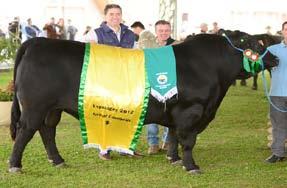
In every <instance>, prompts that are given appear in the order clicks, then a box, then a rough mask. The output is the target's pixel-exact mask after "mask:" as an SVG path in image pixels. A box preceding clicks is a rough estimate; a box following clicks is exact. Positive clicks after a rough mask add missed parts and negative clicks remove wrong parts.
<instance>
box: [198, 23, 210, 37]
mask: <svg viewBox="0 0 287 188" xmlns="http://www.w3.org/2000/svg"><path fill="white" fill-rule="evenodd" d="M207 32H208V25H207V24H206V23H202V24H200V34H206V33H207Z"/></svg>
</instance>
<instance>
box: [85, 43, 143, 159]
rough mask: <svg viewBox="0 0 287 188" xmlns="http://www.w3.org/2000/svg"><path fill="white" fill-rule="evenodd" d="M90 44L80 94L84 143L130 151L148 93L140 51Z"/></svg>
mask: <svg viewBox="0 0 287 188" xmlns="http://www.w3.org/2000/svg"><path fill="white" fill-rule="evenodd" d="M89 45H90V51H89V56H87V54H86V57H85V58H88V61H89V62H88V64H87V69H86V77H85V78H86V79H85V85H84V97H83V114H84V126H85V128H84V129H85V130H84V129H83V127H82V131H83V130H84V131H86V132H85V133H84V134H83V133H82V134H83V135H86V138H84V139H83V140H84V144H85V145H86V146H87V147H97V148H99V149H100V150H101V151H107V150H117V151H121V152H125V153H131V154H133V151H134V149H135V148H134V147H135V143H133V142H135V141H136V140H137V138H138V136H139V133H140V131H141V127H142V124H143V117H144V116H143V113H145V110H143V109H144V108H143V107H144V101H145V99H146V98H145V96H147V95H145V94H146V88H147V85H146V74H145V65H144V53H143V51H142V50H135V49H123V48H118V47H110V46H105V45H98V44H89ZM86 60H87V59H86ZM86 60H85V61H86ZM82 77H83V73H82ZM140 118H142V122H140ZM81 124H82V122H81ZM81 126H83V125H81ZM85 142H86V143H85Z"/></svg>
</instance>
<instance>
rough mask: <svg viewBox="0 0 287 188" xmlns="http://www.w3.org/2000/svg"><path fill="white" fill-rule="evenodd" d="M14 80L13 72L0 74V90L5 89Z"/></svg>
mask: <svg viewBox="0 0 287 188" xmlns="http://www.w3.org/2000/svg"><path fill="white" fill-rule="evenodd" d="M12 79H13V71H12V70H11V71H8V72H0V88H2V89H3V88H5V87H6V86H7V84H8V82H9V81H10V80H12Z"/></svg>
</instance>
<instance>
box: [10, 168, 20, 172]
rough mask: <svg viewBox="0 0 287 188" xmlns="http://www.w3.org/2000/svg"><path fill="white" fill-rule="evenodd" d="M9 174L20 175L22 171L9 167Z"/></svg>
mask: <svg viewBox="0 0 287 188" xmlns="http://www.w3.org/2000/svg"><path fill="white" fill-rule="evenodd" d="M9 172H10V173H22V170H21V168H18V167H11V168H9Z"/></svg>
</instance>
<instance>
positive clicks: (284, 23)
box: [282, 21, 287, 30]
mask: <svg viewBox="0 0 287 188" xmlns="http://www.w3.org/2000/svg"><path fill="white" fill-rule="evenodd" d="M286 24H287V21H285V22H283V24H282V30H283V29H284V26H285V25H286Z"/></svg>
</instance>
